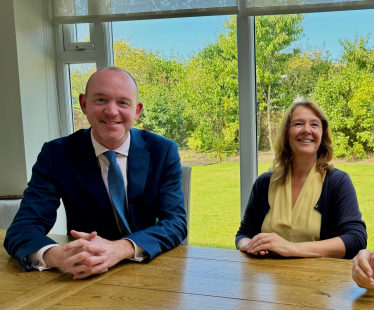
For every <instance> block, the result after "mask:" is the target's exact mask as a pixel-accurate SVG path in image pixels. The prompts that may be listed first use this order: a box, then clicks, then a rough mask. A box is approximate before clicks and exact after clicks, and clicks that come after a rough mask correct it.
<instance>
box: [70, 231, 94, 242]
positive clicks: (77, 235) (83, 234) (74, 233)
mask: <svg viewBox="0 0 374 310" xmlns="http://www.w3.org/2000/svg"><path fill="white" fill-rule="evenodd" d="M70 233H71V235H72V236H73V237H75V238H78V239H79V238H82V239H85V240H87V241H91V240H93V239H94V238H95V237H96V236H97V232H96V231H93V232H92V233H90V234H88V233H86V232H82V231H76V230H71V231H70Z"/></svg>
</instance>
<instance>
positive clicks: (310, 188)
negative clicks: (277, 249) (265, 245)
mask: <svg viewBox="0 0 374 310" xmlns="http://www.w3.org/2000/svg"><path fill="white" fill-rule="evenodd" d="M324 178H325V177H324V176H321V174H320V173H319V172H318V171H317V170H316V164H314V166H313V168H312V169H311V170H310V172H309V174H308V177H307V179H306V180H305V183H304V185H303V188H302V189H301V191H300V194H299V196H298V197H297V200H296V203H295V206H294V207H293V208H292V192H291V191H292V189H291V169H290V170H289V171H288V175H287V179H286V183H285V184H283V185H278V184H275V183H274V182H270V185H269V193H268V196H269V198H268V199H269V205H270V210H269V212H268V213H267V214H266V216H265V219H264V222H263V223H262V227H261V232H262V233H271V232H275V233H276V234H278V235H279V236H281V237H282V238H284V239H285V240H287V241H290V242H307V241H318V240H320V231H321V218H322V215H321V213H320V212H319V211H318V210H316V209H317V207H318V206H317V205H316V204H317V202H318V199H319V197H320V196H321V192H322V185H323V181H324Z"/></svg>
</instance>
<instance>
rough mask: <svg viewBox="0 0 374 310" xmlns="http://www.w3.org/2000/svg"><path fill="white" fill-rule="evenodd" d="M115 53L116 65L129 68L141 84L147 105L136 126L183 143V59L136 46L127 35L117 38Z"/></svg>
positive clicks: (141, 95) (142, 97) (184, 126)
mask: <svg viewBox="0 0 374 310" xmlns="http://www.w3.org/2000/svg"><path fill="white" fill-rule="evenodd" d="M114 53H115V65H116V66H118V67H120V68H123V69H124V70H126V71H128V72H130V74H131V75H132V76H133V77H134V78H135V80H136V81H137V83H138V86H139V91H140V94H139V96H140V101H142V102H143V104H144V107H145V109H144V110H143V113H142V116H141V117H140V119H139V122H138V123H137V127H138V128H144V129H147V130H150V131H153V132H155V133H157V134H160V135H162V136H164V137H166V138H169V139H172V140H174V141H175V142H177V143H178V145H179V146H184V145H185V140H186V138H187V130H186V119H185V118H184V114H183V112H184V108H183V106H182V98H181V95H180V92H179V90H178V84H179V82H180V79H181V76H182V73H183V63H182V62H181V61H180V60H179V59H177V58H170V59H165V58H164V57H162V56H161V55H159V53H158V52H151V51H147V50H145V49H138V48H135V47H134V46H132V44H131V43H129V42H128V41H126V40H124V39H120V40H115V42H114Z"/></svg>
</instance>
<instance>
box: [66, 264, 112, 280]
mask: <svg viewBox="0 0 374 310" xmlns="http://www.w3.org/2000/svg"><path fill="white" fill-rule="evenodd" d="M108 265H109V262H108V261H106V262H104V263H102V264H99V265H96V266H93V267H92V268H90V269H88V270H86V271H84V272H82V273H80V274H77V275H75V276H74V277H73V280H80V279H84V278H87V277H89V276H91V275H94V274H102V273H104V272H107V271H108Z"/></svg>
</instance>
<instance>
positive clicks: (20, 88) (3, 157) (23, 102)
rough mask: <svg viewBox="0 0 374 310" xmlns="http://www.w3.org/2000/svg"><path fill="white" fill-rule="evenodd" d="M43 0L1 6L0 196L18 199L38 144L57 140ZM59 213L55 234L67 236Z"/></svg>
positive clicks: (49, 40) (49, 34) (53, 81)
mask: <svg viewBox="0 0 374 310" xmlns="http://www.w3.org/2000/svg"><path fill="white" fill-rule="evenodd" d="M46 1H48V0H13V1H12V0H1V2H0V42H7V45H3V47H2V48H1V49H0V87H1V89H0V91H1V93H2V94H5V100H0V144H1V145H4V146H6V147H5V148H3V147H1V148H0V164H1V170H3V167H4V169H6V170H4V172H5V173H0V195H10V194H22V192H23V190H24V189H25V188H26V186H27V185H26V181H28V180H29V179H30V177H31V171H32V166H33V165H34V163H35V161H36V158H37V156H38V154H39V152H40V150H41V148H42V145H43V143H45V142H47V141H50V140H52V139H55V138H58V137H60V135H61V133H60V122H59V117H58V108H57V94H56V74H55V66H54V63H55V57H54V50H53V42H54V36H53V30H54V27H53V26H52V25H51V24H50V23H49V22H48V14H47V11H48V8H47V5H46ZM4 46H6V48H4ZM2 98H3V99H4V96H3V95H2ZM8 145H10V147H9V148H8ZM9 180H10V181H11V182H9ZM3 184H4V185H5V186H3ZM64 213H65V212H64V209H63V208H60V209H59V215H58V221H57V223H56V225H55V227H54V229H53V232H54V233H66V220H65V214H64Z"/></svg>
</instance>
